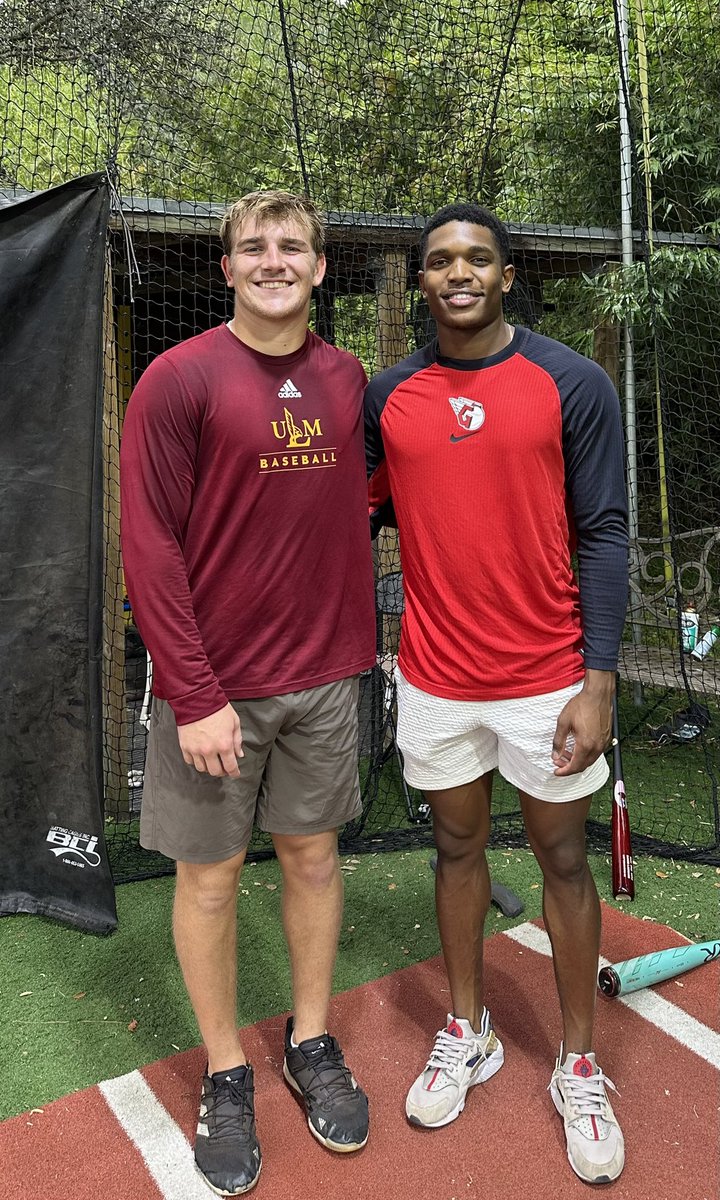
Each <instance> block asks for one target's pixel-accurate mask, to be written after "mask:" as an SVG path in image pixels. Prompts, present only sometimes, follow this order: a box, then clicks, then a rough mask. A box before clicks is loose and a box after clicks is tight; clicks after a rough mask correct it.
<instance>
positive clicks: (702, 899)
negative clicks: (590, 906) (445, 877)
mask: <svg viewBox="0 0 720 1200" xmlns="http://www.w3.org/2000/svg"><path fill="white" fill-rule="evenodd" d="M429 857H430V851H429V850H427V849H426V850H414V851H407V852H397V853H392V854H364V855H358V856H355V857H353V858H349V857H348V856H344V857H343V858H342V860H341V861H342V865H343V873H344V875H345V880H346V903H345V916H344V921H343V929H342V934H341V939H340V950H339V955H338V963H337V970H336V975H335V988H336V990H337V991H341V990H344V989H346V988H352V987H355V986H357V985H358V984H361V983H364V982H366V981H368V980H371V979H375V978H377V977H379V976H381V975H383V974H386V973H387V972H390V971H394V970H396V969H398V968H400V967H405V966H408V965H409V964H410V963H414V962H418V961H421V960H423V959H426V958H429V957H430V956H432V955H434V954H437V953H438V950H439V942H438V934H437V927H436V923H435V915H434V900H433V875H432V872H431V870H430V868H429V866H428V860H429ZM490 860H491V871H492V874H493V878H494V879H496V880H497V881H498V882H501V883H505V884H507V885H508V886H509V887H512V888H513V889H514V890H515V891H516V892H517V893H518V895H519V896H520V897H521V899H522V900H523V902H524V904H525V912H524V913H523V915H522V916H521V917H519V918H518V919H517V921H525V920H528V919H532V918H534V917H536V916H538V915H539V914H540V909H541V876H540V871H539V869H538V867H537V864H536V863H535V860H534V858H533V856H532V854H530V853H529V851H526V850H511V851H501V850H495V851H491V853H490ZM592 866H593V871H594V874H595V878H596V880H597V883H598V888H599V890H600V893H601V895H602V897H603V898H604V899H606V900H608V899H610V864H609V859H608V858H607V857H606V856H604V855H595V856H593V858H592ZM636 881H637V899H636V900H635V901H634V903H632V904H631V903H629V902H625V903H622V904H618V907H621V908H624V909H626V910H627V911H630V912H633V913H634V914H635V915H637V916H639V917H646V918H648V919H651V920H655V921H660V922H662V923H664V924H667V925H670V926H672V928H674V929H677V930H678V931H679V932H680V933H683V934H685V935H686V936H687V937H689V938H691V939H693V940H696V941H700V940H704V939H706V938H710V937H714V936H715V935H716V934H717V930H718V921H717V902H718V888H720V869H717V868H714V867H708V866H694V865H692V864H687V863H679V862H672V861H661V860H658V859H640V860H639V861H638V862H637V866H636ZM173 887H174V881H173V879H171V878H162V879H151V880H147V881H145V882H142V883H134V884H126V885H124V886H122V887H120V888H118V891H117V902H118V912H119V926H118V929H117V931H116V932H115V933H114V934H112V935H111V936H110V937H107V938H99V937H94V936H91V935H88V934H83V933H81V932H79V931H77V930H74V929H70V928H65V927H63V926H60V925H57V924H54V923H52V922H50V921H47V920H44V919H43V918H40V917H29V916H17V917H5V918H4V919H3V920H1V921H0V961H2V963H3V974H2V989H1V990H2V997H3V1018H4V1019H3V1023H2V1029H1V1030H0V1061H2V1063H3V1071H2V1073H1V1074H0V1118H2V1117H7V1116H11V1115H13V1114H16V1113H19V1112H23V1111H26V1110H28V1109H31V1108H37V1107H42V1105H43V1104H44V1103H46V1102H48V1101H50V1100H52V1099H55V1098H56V1097H58V1096H62V1095H64V1094H66V1093H67V1092H70V1091H74V1090H75V1089H77V1088H82V1087H87V1086H89V1085H90V1084H94V1083H97V1082H98V1081H99V1080H101V1079H105V1078H108V1077H110V1076H113V1075H118V1074H122V1073H123V1072H126V1071H130V1070H133V1069H134V1068H136V1067H138V1066H142V1065H143V1064H145V1063H147V1062H151V1061H153V1060H155V1059H157V1058H163V1057H166V1056H167V1055H170V1054H173V1053H175V1051H177V1050H185V1049H187V1048H189V1047H192V1046H195V1045H197V1043H198V1035H197V1031H196V1028H195V1022H194V1018H193V1015H192V1011H191V1009H190V1006H189V1003H188V1000H187V998H186V996H185V992H184V988H183V985H182V982H181V980H180V975H179V971H178V968H177V965H176V963H175V957H174V953H173V949H172V940H171V933H170V915H171V906H172V892H173ZM280 898H281V880H280V872H279V868H278V864H277V863H276V862H275V861H274V860H271V861H267V862H260V863H256V864H254V865H249V866H248V867H247V868H246V870H245V871H244V873H243V876H242V879H241V884H240V892H239V896H238V911H239V958H240V964H241V966H240V987H239V1001H238V1023H239V1024H240V1025H245V1024H251V1023H253V1022H255V1021H257V1020H260V1019H262V1018H263V1017H267V1016H270V1015H273V1014H275V1013H279V1012H284V1011H285V1010H286V1009H288V1008H289V1007H290V1003H291V1001H290V990H289V974H288V967H287V958H286V952H285V946H284V942H283V937H282V931H281V922H280ZM517 921H509V920H507V919H506V918H504V917H503V916H502V915H501V914H500V913H499V912H498V911H497V910H496V909H494V908H493V909H492V910H491V913H490V916H489V918H488V923H487V933H488V935H489V934H492V933H494V932H496V931H497V930H500V929H506V928H508V927H509V926H510V925H512V924H516V923H517ZM639 949H641V947H639ZM135 1022H136V1023H137V1024H136V1025H135ZM131 1025H132V1028H130V1026H131Z"/></svg>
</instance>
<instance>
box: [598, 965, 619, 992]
mask: <svg viewBox="0 0 720 1200" xmlns="http://www.w3.org/2000/svg"><path fill="white" fill-rule="evenodd" d="M598 987H599V988H600V991H601V992H602V994H603V996H619V995H620V976H619V975H618V973H617V971H613V969H612V967H603V968H602V970H601V971H600V972H599V974H598Z"/></svg>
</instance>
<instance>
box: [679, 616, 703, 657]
mask: <svg viewBox="0 0 720 1200" xmlns="http://www.w3.org/2000/svg"><path fill="white" fill-rule="evenodd" d="M699 629H700V618H699V617H698V615H697V612H696V611H695V609H694V608H693V606H692V604H688V606H687V608H686V609H685V610H684V611H683V612H681V613H680V631H681V633H682V648H683V650H687V651H688V652H689V653H691V652H692V651H693V650H694V649H695V644H696V642H697V636H698V631H699Z"/></svg>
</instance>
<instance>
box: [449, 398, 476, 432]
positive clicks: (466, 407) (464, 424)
mask: <svg viewBox="0 0 720 1200" xmlns="http://www.w3.org/2000/svg"><path fill="white" fill-rule="evenodd" d="M448 401H449V403H450V407H451V408H452V410H453V412H454V413H455V416H456V417H457V423H458V425H459V426H460V428H461V429H464V430H465V432H464V433H461V434H455V433H451V434H450V441H451V442H464V441H465V438H468V437H472V435H473V434H474V433H477V431H478V429H480V428H482V426H483V425H484V424H485V409H484V408H483V406H482V404H480V402H479V401H478V400H468V398H467V396H448Z"/></svg>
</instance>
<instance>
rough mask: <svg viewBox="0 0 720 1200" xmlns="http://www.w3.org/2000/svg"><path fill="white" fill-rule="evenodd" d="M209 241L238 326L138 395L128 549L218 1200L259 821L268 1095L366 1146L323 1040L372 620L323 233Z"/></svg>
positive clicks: (159, 823) (161, 822)
mask: <svg viewBox="0 0 720 1200" xmlns="http://www.w3.org/2000/svg"><path fill="white" fill-rule="evenodd" d="M221 238H222V242H223V248H224V251H225V253H224V256H223V259H222V269H223V272H224V275H225V279H226V281H227V284H228V286H229V287H231V288H232V289H233V290H234V292H235V298H234V315H233V318H232V320H231V321H229V322H228V324H227V325H221V326H219V327H217V328H214V329H211V330H209V331H208V332H206V333H203V334H200V335H199V336H198V337H194V338H190V339H189V340H188V341H186V342H183V343H181V344H180V345H178V346H175V347H174V348H173V349H171V350H168V351H166V352H165V353H164V354H161V355H160V357H159V358H157V359H155V361H154V362H153V363H152V364H151V365H150V366H149V368H148V369H147V370H146V371H145V373H144V375H143V376H142V378H141V380H140V381H139V383H138V385H137V387H136V389H135V391H134V393H133V396H132V398H131V401H130V404H129V407H128V412H127V417H126V421H125V426H124V430H123V440H122V455H121V478H122V503H123V509H122V540H123V555H124V563H125V574H126V580H127V587H128V594H129V597H130V601H131V603H132V608H133V612H134V614H135V618H136V620H137V624H138V628H139V629H140V632H141V634H142V636H143V639H144V641H145V644H146V646H147V648H148V650H149V652H150V654H151V656H152V660H153V667H154V675H153V694H154V699H153V708H152V716H151V725H150V739H149V744H148V753H147V763H146V772H145V787H144V792H143V805H142V814H141V842H142V844H143V845H144V846H146V847H147V848H149V849H154V850H159V851H161V852H162V853H163V854H166V855H168V856H169V857H171V858H174V859H176V860H177V885H176V892H175V906H174V918H173V928H174V934H175V944H176V948H177V954H178V959H179V962H180V966H181V968H182V972H183V976H184V979H185V984H186V987H187V990H188V994H189V996H190V1000H191V1002H192V1005H193V1008H194V1010H195V1015H196V1017H197V1021H198V1025H199V1028H200V1032H201V1035H202V1038H203V1041H204V1043H205V1046H206V1048H207V1055H208V1066H207V1072H206V1074H205V1076H204V1079H203V1085H202V1097H201V1104H200V1117H199V1122H198V1129H197V1138H196V1143H195V1159H196V1163H197V1165H198V1168H199V1169H200V1171H201V1172H202V1174H203V1176H204V1177H205V1179H206V1181H207V1182H208V1184H209V1185H210V1187H211V1188H212V1189H213V1190H214V1191H215V1192H217V1193H218V1194H220V1195H239V1194H241V1193H243V1192H246V1191H249V1190H250V1189H251V1188H252V1187H253V1186H254V1185H255V1183H256V1182H257V1179H258V1176H259V1173H260V1167H261V1155H260V1148H259V1145H258V1141H257V1136H256V1131H255V1117H254V1091H253V1074H252V1068H251V1066H250V1065H249V1064H248V1063H247V1062H246V1059H245V1055H244V1052H243V1049H242V1046H241V1044H240V1041H239V1039H238V1032H237V1025H236V982H237V962H236V906H237V891H238V879H239V876H240V871H241V868H242V865H243V861H244V858H245V851H246V848H247V844H248V841H249V839H250V836H251V831H252V826H253V822H254V820H255V819H257V822H258V825H259V826H260V828H261V829H264V830H266V831H267V832H269V833H270V834H271V835H272V838H273V842H274V845H275V850H276V853H277V856H278V859H279V861H280V865H281V867H282V871H283V921H284V928H285V934H286V939H287V944H288V950H289V955H290V965H291V973H292V984H293V998H294V1018H291V1019H290V1020H289V1021H288V1026H287V1030H286V1040H285V1064H284V1074H285V1078H286V1080H287V1081H288V1083H289V1084H290V1086H291V1087H292V1088H293V1089H294V1090H295V1091H296V1092H298V1093H299V1094H300V1096H301V1097H302V1099H303V1101H304V1103H305V1107H306V1111H307V1118H308V1124H309V1126H310V1130H311V1132H312V1133H313V1134H314V1135H315V1137H316V1138H317V1139H318V1140H319V1141H321V1142H322V1143H323V1144H324V1145H325V1146H327V1147H328V1148H329V1149H331V1150H337V1151H341V1152H346V1151H352V1150H357V1149H359V1148H360V1147H361V1146H363V1145H364V1144H365V1142H366V1140H367V1136H368V1109H367V1098H366V1096H365V1094H364V1092H363V1091H362V1089H361V1088H360V1087H358V1085H357V1084H356V1082H355V1080H354V1079H353V1076H352V1075H351V1073H350V1071H349V1070H348V1068H347V1067H346V1066H345V1063H344V1060H343V1055H342V1052H341V1050H340V1047H339V1045H338V1043H337V1041H336V1040H335V1038H333V1037H332V1036H330V1035H329V1034H328V1033H327V1030H326V1020H327V1010H328V1004H329V998H330V991H331V984H332V973H333V966H334V961H335V954H336V949H337V940H338V934H339V929H340V921H341V917H342V882H341V878H340V873H339V867H338V859H337V830H338V827H339V826H340V825H342V824H344V823H345V822H346V821H348V820H351V819H352V818H353V817H354V816H356V815H357V813H358V811H359V807H360V797H359V787H358V778H357V715H356V708H357V689H358V682H357V679H358V675H359V673H360V672H361V671H363V670H365V669H367V668H368V667H370V666H371V665H372V663H373V662H374V658H375V621H374V604H373V582H372V559H371V546H370V539H369V534H368V528H367V506H366V491H365V473H364V459H363V444H362V393H363V388H364V385H365V383H366V379H365V374H364V371H363V368H362V366H361V365H360V363H359V362H358V361H357V359H355V358H353V357H352V355H350V354H347V353H345V352H344V351H341V350H337V349H335V348H334V347H332V346H329V345H327V344H326V343H325V342H323V341H321V339H320V338H318V337H316V336H315V335H314V334H313V333H311V332H310V331H309V330H308V327H307V321H308V313H309V308H310V299H311V293H312V288H313V286H316V285H317V284H319V283H320V281H321V280H322V278H323V275H324V272H325V258H324V254H323V244H324V231H323V227H322V223H321V220H320V217H319V214H318V212H317V210H316V209H315V207H314V206H313V205H312V204H311V203H310V202H309V201H307V200H305V199H304V198H301V197H297V196H293V195H291V194H289V193H285V192H265V193H263V192H257V193H252V194H250V195H248V196H244V197H243V198H242V199H241V200H238V201H237V202H236V203H235V204H234V205H232V206H231V207H230V208H229V210H228V211H227V213H226V215H225V218H224V220H223V223H222V228H221ZM318 580H322V587H321V588H320V589H318ZM252 966H253V968H254V969H257V968H258V964H257V963H254V964H252Z"/></svg>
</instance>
